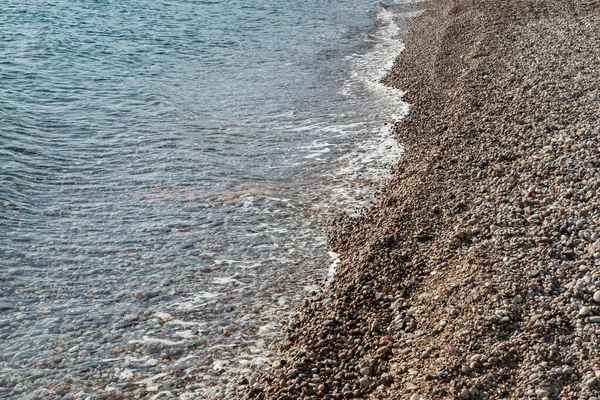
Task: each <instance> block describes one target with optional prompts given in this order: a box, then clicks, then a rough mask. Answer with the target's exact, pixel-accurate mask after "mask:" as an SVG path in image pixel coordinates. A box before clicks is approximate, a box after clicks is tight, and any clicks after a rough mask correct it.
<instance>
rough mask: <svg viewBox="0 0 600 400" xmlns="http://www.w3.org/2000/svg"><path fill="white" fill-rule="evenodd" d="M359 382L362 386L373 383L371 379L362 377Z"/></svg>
mask: <svg viewBox="0 0 600 400" xmlns="http://www.w3.org/2000/svg"><path fill="white" fill-rule="evenodd" d="M358 382H359V383H360V386H362V387H368V386H369V385H371V381H370V380H368V379H367V378H362V379H361V380H360V381H358Z"/></svg>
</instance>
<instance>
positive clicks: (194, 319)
mask: <svg viewBox="0 0 600 400" xmlns="http://www.w3.org/2000/svg"><path fill="white" fill-rule="evenodd" d="M406 15H407V14H406V13H402V12H400V10H399V9H398V7H397V5H394V4H392V3H389V4H381V3H379V2H374V1H370V0H367V1H365V0H345V1H335V2H334V1H316V0H298V1H293V2H282V1H279V0H278V1H274V0H255V1H252V2H248V1H236V0H233V1H220V0H213V1H209V0H207V1H199V0H157V1H155V0H153V1H149V0H121V1H116V0H95V1H93V0H78V1H75V0H53V1H42V0H36V1H25V0H3V1H2V4H0V398H10V399H28V398H31V399H33V398H36V399H37V398H44V397H45V398H60V397H61V396H65V398H90V399H96V398H117V397H120V396H125V397H127V398H140V397H141V398H146V397H147V398H212V397H219V396H221V397H224V398H228V396H230V394H227V393H226V391H227V390H233V389H232V387H233V386H234V385H231V383H232V382H235V376H236V374H237V373H239V372H240V371H245V370H248V369H251V368H256V367H262V366H263V365H268V364H269V359H268V357H269V354H270V353H269V350H268V348H267V346H266V344H267V343H268V339H269V338H270V337H272V336H273V335H275V334H277V321H278V319H279V318H280V317H281V316H283V315H285V313H287V312H291V310H293V307H294V305H295V304H297V302H298V301H299V300H300V299H302V298H303V296H305V295H306V294H307V293H309V292H310V291H313V290H316V289H317V288H318V287H319V285H322V283H323V281H324V279H325V278H326V274H327V269H328V264H329V262H330V261H329V260H328V254H327V248H326V246H325V238H324V237H323V235H322V233H321V221H323V220H324V219H325V218H326V217H328V216H330V215H332V213H333V212H337V211H341V210H347V211H349V212H354V211H356V210H357V209H358V208H359V207H360V206H361V205H362V204H364V202H365V200H367V199H368V198H369V195H370V193H372V191H373V190H374V189H373V188H374V184H373V182H377V181H379V180H380V179H381V178H384V177H385V171H386V168H387V166H388V165H389V164H390V163H391V162H393V161H394V160H395V159H397V157H398V154H399V152H400V149H399V147H398V145H397V144H396V143H395V142H394V141H393V140H392V139H391V138H390V137H389V135H388V131H387V129H386V126H385V125H384V124H386V123H390V122H393V121H394V120H395V119H397V118H399V117H400V116H401V115H402V114H403V113H404V112H405V111H406V106H405V104H404V103H402V102H401V100H400V98H399V95H400V93H398V92H396V91H393V90H391V89H386V88H384V87H382V86H381V85H379V84H378V83H377V82H378V79H379V78H380V77H381V76H382V74H383V73H384V72H385V69H386V68H389V67H390V66H391V62H392V61H393V59H394V58H395V56H396V55H397V54H398V53H399V52H400V51H401V49H402V47H401V46H402V44H401V42H400V35H401V34H402V32H401V31H402V29H401V28H400V27H399V24H400V22H399V21H402V20H403V18H404V17H406ZM400 26H401V25H400Z"/></svg>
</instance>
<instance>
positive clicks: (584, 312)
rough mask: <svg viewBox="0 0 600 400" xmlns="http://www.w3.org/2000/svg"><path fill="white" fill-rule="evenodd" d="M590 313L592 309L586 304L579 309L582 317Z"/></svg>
mask: <svg viewBox="0 0 600 400" xmlns="http://www.w3.org/2000/svg"><path fill="white" fill-rule="evenodd" d="M589 313H590V309H589V308H588V307H585V306H584V307H581V308H580V309H579V315H581V316H582V317H585V316H586V315H588V314H589Z"/></svg>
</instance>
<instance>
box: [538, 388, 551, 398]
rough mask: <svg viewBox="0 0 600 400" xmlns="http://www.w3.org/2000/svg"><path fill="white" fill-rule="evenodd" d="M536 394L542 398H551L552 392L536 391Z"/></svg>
mask: <svg viewBox="0 0 600 400" xmlns="http://www.w3.org/2000/svg"><path fill="white" fill-rule="evenodd" d="M535 394H537V395H538V396H540V397H548V396H550V392H549V391H548V390H546V389H536V390H535Z"/></svg>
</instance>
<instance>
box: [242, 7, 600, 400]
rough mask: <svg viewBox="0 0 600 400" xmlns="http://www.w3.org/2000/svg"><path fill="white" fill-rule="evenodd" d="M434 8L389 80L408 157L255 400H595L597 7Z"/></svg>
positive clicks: (290, 330) (338, 228) (353, 227)
mask: <svg viewBox="0 0 600 400" xmlns="http://www.w3.org/2000/svg"><path fill="white" fill-rule="evenodd" d="M421 6H422V7H423V8H424V9H425V12H424V13H423V14H422V15H421V16H420V17H418V18H416V19H415V20H414V21H413V23H412V28H411V31H410V33H409V35H408V37H407V39H406V50H405V51H404V52H403V53H402V55H401V56H400V57H399V59H398V60H397V62H396V64H395V66H394V68H393V69H392V71H390V73H389V75H388V76H387V77H386V78H385V83H387V84H388V85H390V86H393V87H396V88H398V89H400V90H403V91H406V93H407V94H406V100H407V101H408V102H409V103H411V104H412V110H411V112H410V114H409V115H408V117H407V118H405V119H404V120H403V121H401V122H400V123H399V124H398V126H396V128H395V129H396V134H397V136H398V139H399V140H400V141H401V142H402V144H403V145H404V146H405V147H406V152H405V155H404V157H403V159H402V160H400V162H399V164H398V165H397V166H396V168H395V171H394V177H393V179H392V181H391V182H390V183H389V184H388V185H387V186H386V187H385V188H384V190H383V191H382V194H381V198H380V200H379V201H378V203H377V205H376V206H374V207H372V208H370V209H368V210H366V211H365V213H364V214H363V215H362V216H360V217H356V218H350V217H343V218H339V219H337V220H336V221H335V223H334V224H333V225H332V229H331V233H330V238H331V246H332V248H333V249H334V250H335V251H336V252H338V253H339V254H340V256H341V260H342V261H341V264H340V265H339V267H338V270H337V273H336V275H335V278H334V280H333V282H332V284H331V285H330V287H329V288H328V289H327V290H326V292H325V293H324V294H323V295H322V296H320V297H319V298H318V299H316V300H314V301H310V302H307V303H306V304H305V306H304V307H303V308H302V310H301V312H300V313H299V314H298V316H297V317H295V318H294V319H292V320H291V321H288V323H287V326H286V330H285V331H284V332H283V333H282V335H283V336H284V339H283V340H282V342H281V351H282V353H281V359H278V360H277V361H275V363H274V364H273V368H272V369H271V370H269V371H267V372H266V373H265V374H264V375H263V376H262V377H261V378H260V379H259V380H257V381H256V382H254V383H251V384H249V385H247V386H246V385H244V386H246V389H244V391H243V395H242V397H244V396H245V397H247V398H264V399H313V398H315V399H317V398H333V399H342V398H371V399H418V398H420V399H449V398H461V399H484V398H487V399H513V398H536V399H541V398H548V399H551V398H568V399H575V398H585V399H588V398H592V397H591V396H598V395H599V394H600V383H599V382H600V380H599V379H600V359H599V347H598V346H599V344H600V242H598V235H600V208H599V201H598V195H599V194H600V186H599V184H600V169H599V168H600V154H599V153H600V152H599V150H600V141H599V135H600V132H599V130H600V73H599V71H600V4H599V2H598V1H592V0H578V1H572V0H510V1H497V0H495V1H491V0H481V1H469V0H439V1H433V2H430V3H426V4H423V5H421ZM244 383H246V382H244Z"/></svg>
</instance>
